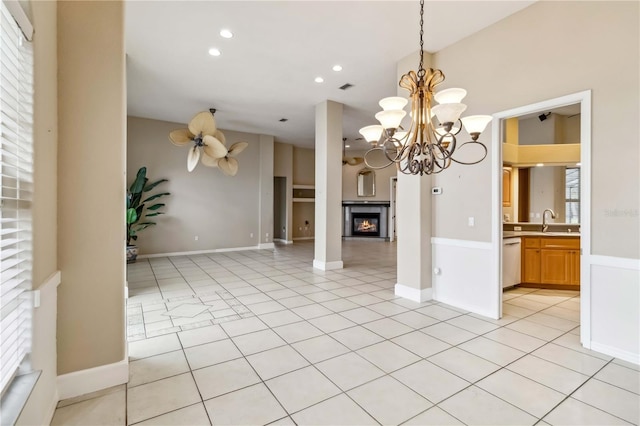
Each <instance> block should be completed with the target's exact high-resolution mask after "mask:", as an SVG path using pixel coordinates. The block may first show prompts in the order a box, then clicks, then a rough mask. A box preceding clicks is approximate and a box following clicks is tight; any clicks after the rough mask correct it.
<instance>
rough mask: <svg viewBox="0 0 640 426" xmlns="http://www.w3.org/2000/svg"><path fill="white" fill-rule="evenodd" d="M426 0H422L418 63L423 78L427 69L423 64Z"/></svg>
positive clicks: (420, 75) (419, 72)
mask: <svg viewBox="0 0 640 426" xmlns="http://www.w3.org/2000/svg"><path fill="white" fill-rule="evenodd" d="M423 36H424V0H420V63H419V65H418V78H419V79H420V80H422V79H423V78H424V74H425V70H424V67H423V66H422V59H423V54H424V41H423V40H422V38H423Z"/></svg>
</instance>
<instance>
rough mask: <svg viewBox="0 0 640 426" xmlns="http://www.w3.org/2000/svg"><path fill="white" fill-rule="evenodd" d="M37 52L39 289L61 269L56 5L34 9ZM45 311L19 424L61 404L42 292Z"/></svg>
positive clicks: (50, 313) (48, 296)
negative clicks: (35, 373) (35, 375)
mask: <svg viewBox="0 0 640 426" xmlns="http://www.w3.org/2000/svg"><path fill="white" fill-rule="evenodd" d="M30 8H31V18H32V23H33V25H34V28H35V34H34V38H33V47H34V72H35V74H34V93H35V96H34V134H33V136H34V138H33V139H34V186H35V188H36V190H35V192H34V195H33V197H34V199H33V287H34V288H40V287H41V286H42V284H43V283H44V282H45V281H46V279H47V278H48V277H49V276H50V275H51V274H53V273H54V272H56V271H57V269H58V255H57V218H58V215H57V160H56V157H57V147H58V107H57V98H58V94H57V93H58V86H57V71H56V69H57V57H56V55H57V43H56V10H57V4H56V2H47V1H36V2H33V3H32V4H31V7H30ZM42 290H43V291H42V294H41V306H40V307H39V308H37V309H34V311H33V323H32V324H33V332H32V337H33V340H32V351H31V362H32V366H33V368H34V369H35V370H40V371H41V372H42V373H41V375H40V378H39V379H38V382H37V383H36V386H35V388H34V389H33V391H32V392H31V395H30V396H29V399H28V401H27V404H26V406H25V407H24V409H23V411H22V413H21V415H20V418H19V419H18V422H17V424H19V425H37V424H46V423H48V422H49V420H50V419H49V418H47V415H49V414H51V409H52V408H53V407H52V404H54V403H55V402H56V395H57V392H56V376H57V367H56V364H57V356H56V294H55V287H50V286H47V288H46V289H42Z"/></svg>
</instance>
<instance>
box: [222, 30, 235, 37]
mask: <svg viewBox="0 0 640 426" xmlns="http://www.w3.org/2000/svg"><path fill="white" fill-rule="evenodd" d="M220 37H224V38H231V37H233V33H232V32H231V31H229V30H220Z"/></svg>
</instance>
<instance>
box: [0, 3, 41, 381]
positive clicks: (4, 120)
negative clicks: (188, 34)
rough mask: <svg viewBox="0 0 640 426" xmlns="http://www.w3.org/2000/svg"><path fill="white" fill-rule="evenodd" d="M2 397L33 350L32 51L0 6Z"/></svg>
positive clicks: (29, 44) (18, 28) (0, 353)
mask: <svg viewBox="0 0 640 426" xmlns="http://www.w3.org/2000/svg"><path fill="white" fill-rule="evenodd" d="M0 179H1V185H0V186H1V188H2V189H1V190H2V194H1V198H0V253H1V254H0V265H1V267H0V270H1V272H0V273H1V276H0V321H1V322H0V391H2V392H4V390H5V389H6V387H7V385H8V384H9V383H10V381H11V379H12V378H13V376H14V374H15V372H16V370H17V369H18V367H19V366H20V363H21V362H22V360H23V359H24V357H25V355H26V354H27V353H28V352H29V351H30V346H31V311H32V303H31V293H30V290H31V270H32V242H31V222H32V221H31V200H32V194H33V51H32V46H31V43H29V42H28V41H26V39H25V38H24V35H23V34H22V32H21V30H20V27H19V26H18V25H17V24H16V21H15V20H14V18H13V17H12V15H11V13H10V12H9V10H8V9H7V7H6V5H5V4H4V2H0Z"/></svg>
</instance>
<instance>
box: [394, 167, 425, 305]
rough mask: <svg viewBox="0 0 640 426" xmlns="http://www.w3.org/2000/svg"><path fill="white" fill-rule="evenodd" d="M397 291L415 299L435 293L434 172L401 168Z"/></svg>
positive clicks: (399, 180) (398, 200)
mask: <svg viewBox="0 0 640 426" xmlns="http://www.w3.org/2000/svg"><path fill="white" fill-rule="evenodd" d="M396 197H397V198H396V227H397V238H398V243H397V256H398V261H397V268H398V282H397V283H396V286H395V294H396V295H397V296H400V297H404V298H406V299H410V300H413V301H415V302H424V301H425V300H430V299H432V297H433V292H432V283H431V234H432V230H431V216H432V215H431V176H426V175H425V176H413V175H405V174H403V173H400V172H398V184H397V190H396Z"/></svg>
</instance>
